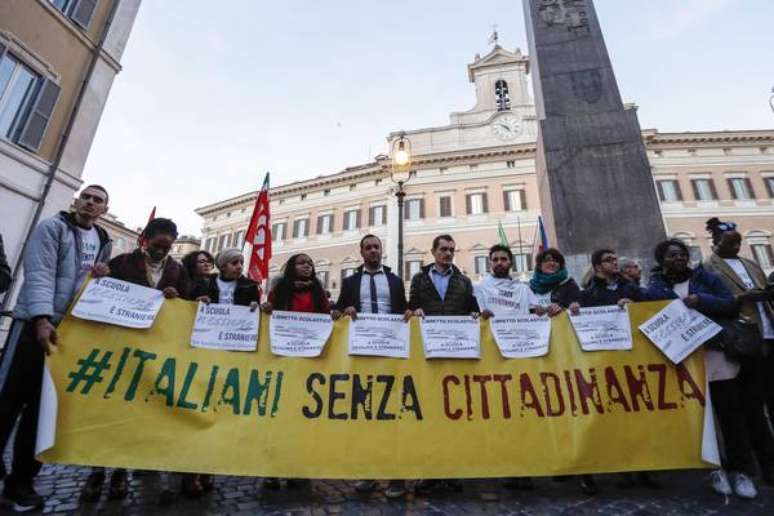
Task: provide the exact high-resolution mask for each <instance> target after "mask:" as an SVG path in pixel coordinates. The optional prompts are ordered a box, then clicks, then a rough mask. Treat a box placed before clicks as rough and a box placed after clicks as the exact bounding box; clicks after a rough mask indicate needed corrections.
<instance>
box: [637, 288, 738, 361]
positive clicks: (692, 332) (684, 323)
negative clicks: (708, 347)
mask: <svg viewBox="0 0 774 516" xmlns="http://www.w3.org/2000/svg"><path fill="white" fill-rule="evenodd" d="M722 329H723V328H722V327H721V326H720V325H718V324H716V323H715V322H713V321H712V320H711V319H708V318H707V317H705V316H704V315H702V314H701V313H699V312H697V311H696V310H692V309H690V308H688V307H687V306H685V303H683V302H682V300H680V299H676V300H674V301H672V302H671V303H669V304H668V305H666V306H665V307H664V309H663V310H661V311H660V312H658V313H657V314H656V315H654V316H653V317H651V318H650V319H648V320H647V321H645V322H644V323H642V324H641V325H640V331H641V332H642V333H644V334H645V335H646V336H647V337H648V339H650V341H651V342H652V343H653V344H655V345H656V347H657V348H658V349H660V350H661V351H662V352H663V353H664V354H665V355H666V356H667V358H668V359H669V360H671V361H672V362H673V363H675V364H679V363H680V362H682V361H683V360H684V359H685V357H687V356H688V355H690V354H691V353H693V352H694V350H696V348H698V347H699V346H701V345H702V344H704V343H705V342H707V341H708V340H709V339H711V338H712V337H714V336H715V335H717V334H718V333H720V331H721V330H722Z"/></svg>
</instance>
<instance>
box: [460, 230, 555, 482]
mask: <svg viewBox="0 0 774 516" xmlns="http://www.w3.org/2000/svg"><path fill="white" fill-rule="evenodd" d="M512 267H513V253H512V252H511V250H510V248H508V247H506V246H504V245H502V244H496V245H493V246H492V247H491V248H490V249H489V268H490V270H491V271H492V273H491V274H487V275H486V276H484V278H483V279H482V280H481V281H479V282H478V283H476V284H475V285H473V295H475V296H476V301H478V307H479V309H480V310H481V317H482V318H484V319H489V318H490V317H501V316H505V315H527V314H529V313H530V312H532V313H535V314H537V315H543V314H544V313H545V312H546V309H545V308H544V307H542V306H540V304H539V302H538V299H537V297H536V296H535V294H534V293H533V292H532V289H530V288H529V285H527V284H526V283H522V282H520V281H519V280H515V279H512V278H511V268H512ZM505 487H506V488H508V489H533V487H534V485H533V483H532V478H530V477H520V478H516V477H514V478H509V479H507V480H506V481H505Z"/></svg>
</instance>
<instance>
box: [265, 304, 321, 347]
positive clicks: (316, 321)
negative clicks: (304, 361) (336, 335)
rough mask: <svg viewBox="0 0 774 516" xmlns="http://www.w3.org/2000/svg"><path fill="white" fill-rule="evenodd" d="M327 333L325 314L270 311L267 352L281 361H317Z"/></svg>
mask: <svg viewBox="0 0 774 516" xmlns="http://www.w3.org/2000/svg"><path fill="white" fill-rule="evenodd" d="M331 331H333V321H332V320H331V316H330V315H329V314H310V313H304V312H285V311H282V310H274V311H273V312H272V314H271V322H270V324H269V340H270V341H271V352H272V353H274V354H275V355H280V356H284V357H319V356H320V354H321V353H322V350H323V348H324V347H325V343H326V342H327V341H328V337H330V336H331Z"/></svg>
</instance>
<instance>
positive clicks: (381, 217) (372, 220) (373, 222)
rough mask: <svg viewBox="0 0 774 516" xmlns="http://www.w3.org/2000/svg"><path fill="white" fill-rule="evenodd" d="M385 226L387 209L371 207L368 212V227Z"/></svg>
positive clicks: (384, 207)
mask: <svg viewBox="0 0 774 516" xmlns="http://www.w3.org/2000/svg"><path fill="white" fill-rule="evenodd" d="M385 224H387V207H386V206H371V209H369V210H368V225H369V226H384V225H385Z"/></svg>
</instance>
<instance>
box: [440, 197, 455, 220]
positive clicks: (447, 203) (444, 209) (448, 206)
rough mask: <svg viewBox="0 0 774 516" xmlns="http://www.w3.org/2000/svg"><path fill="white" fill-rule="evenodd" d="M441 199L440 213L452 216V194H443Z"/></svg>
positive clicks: (442, 215)
mask: <svg viewBox="0 0 774 516" xmlns="http://www.w3.org/2000/svg"><path fill="white" fill-rule="evenodd" d="M438 201H439V206H438V215H440V216H441V217H451V216H452V198H451V195H442V196H441V197H440V199H438Z"/></svg>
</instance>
